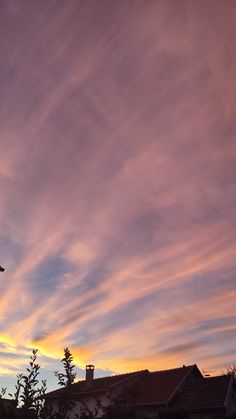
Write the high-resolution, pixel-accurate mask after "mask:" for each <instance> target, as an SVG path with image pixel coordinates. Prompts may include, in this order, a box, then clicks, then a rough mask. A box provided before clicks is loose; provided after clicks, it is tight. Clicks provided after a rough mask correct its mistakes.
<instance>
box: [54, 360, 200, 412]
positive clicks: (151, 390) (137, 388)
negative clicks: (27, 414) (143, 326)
mask: <svg viewBox="0 0 236 419" xmlns="http://www.w3.org/2000/svg"><path fill="white" fill-rule="evenodd" d="M193 368H197V367H196V366H194V365H190V366H186V367H181V368H175V369H171V370H164V371H156V372H149V371H148V370H143V371H136V372H132V373H128V374H120V375H113V376H110V377H103V378H95V379H94V380H93V385H92V386H86V381H85V380H83V381H79V382H78V383H75V384H73V385H72V386H71V387H70V388H62V389H59V390H55V391H52V392H50V393H47V395H46V398H57V397H60V396H61V395H62V394H63V393H65V392H67V391H69V392H70V393H73V395H75V396H76V395H77V396H80V395H81V396H83V394H92V393H96V392H99V391H108V390H110V389H112V387H113V386H115V385H119V384H121V385H124V384H126V383H127V385H128V384H130V386H129V387H130V388H132V393H133V397H134V398H135V402H136V404H138V405H143V404H163V403H165V402H167V401H168V400H169V398H170V397H171V395H172V394H173V393H174V392H175V390H176V389H177V387H178V386H179V385H180V383H181V382H182V380H183V379H184V378H185V377H186V376H187V374H188V373H189V372H190V371H191V370H192V369H193Z"/></svg>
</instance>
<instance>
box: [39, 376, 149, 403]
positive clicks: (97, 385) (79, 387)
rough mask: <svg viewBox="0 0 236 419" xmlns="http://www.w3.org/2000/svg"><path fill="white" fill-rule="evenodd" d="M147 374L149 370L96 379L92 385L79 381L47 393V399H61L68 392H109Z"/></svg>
mask: <svg viewBox="0 0 236 419" xmlns="http://www.w3.org/2000/svg"><path fill="white" fill-rule="evenodd" d="M147 373H148V370H143V371H135V372H131V373H126V374H118V375H112V376H109V377H101V378H95V379H94V380H93V383H92V385H88V384H87V383H86V380H81V381H78V382H77V383H74V384H73V385H72V386H70V387H63V388H61V389H59V390H54V391H51V392H50V393H47V394H46V395H45V397H46V398H57V397H60V396H61V394H62V393H64V392H68V391H69V392H70V393H71V394H73V395H83V394H88V393H89V394H91V393H97V392H103V391H109V390H110V389H112V388H113V387H114V386H116V385H119V384H120V385H122V384H125V383H126V382H127V381H130V380H132V379H133V378H134V377H135V378H136V377H138V376H141V375H143V374H147Z"/></svg>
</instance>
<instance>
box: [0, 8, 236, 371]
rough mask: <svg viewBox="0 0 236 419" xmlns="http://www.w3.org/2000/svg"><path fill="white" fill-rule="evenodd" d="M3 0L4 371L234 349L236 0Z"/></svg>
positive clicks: (219, 364)
mask: <svg viewBox="0 0 236 419" xmlns="http://www.w3.org/2000/svg"><path fill="white" fill-rule="evenodd" d="M19 4H20V6H19ZM1 7H2V12H3V15H2V16H3V17H2V18H1V19H2V20H3V21H2V24H1V25H0V39H2V40H3V39H5V41H4V43H3V42H2V43H1V45H0V53H1V58H2V67H1V71H0V88H1V91H2V93H1V98H2V101H1V102H2V104H1V106H0V123H1V138H0V150H1V153H0V154H1V157H0V188H1V202H0V223H1V234H0V244H1V264H2V265H4V266H6V272H5V273H4V274H1V282H0V292H1V300H0V317H1V322H2V326H1V330H2V335H1V338H0V345H3V346H0V360H1V373H2V374H10V375H12V374H15V372H16V370H18V369H19V368H21V367H22V366H23V364H24V362H25V361H26V358H27V356H28V353H29V350H30V348H31V347H35V346H37V347H38V348H39V349H40V352H41V354H42V356H43V358H42V359H43V363H44V364H43V365H44V366H45V368H46V369H47V370H50V369H53V368H54V366H55V359H56V358H60V354H61V351H62V349H63V346H67V345H69V346H71V348H72V349H73V352H74V353H75V355H76V363H77V364H78V365H79V366H81V367H84V365H85V364H86V362H94V363H95V364H96V366H97V367H98V368H100V369H101V370H106V369H109V370H111V371H124V370H132V369H136V368H146V367H148V368H153V369H157V368H163V367H169V366H170V367H171V366H175V365H176V364H178V365H179V364H182V363H183V364H184V363H186V364H187V363H191V362H198V361H199V363H200V364H201V365H200V366H203V367H206V368H208V367H209V368H212V369H214V371H217V370H220V369H222V368H223V367H224V365H228V364H229V363H230V362H234V361H235V352H234V349H233V348H234V347H235V330H234V326H233V323H234V320H235V316H234V311H235V310H234V301H235V291H234V289H235V286H234V276H235V249H236V239H235V234H234V229H235V211H234V208H235V205H236V199H235V193H234V190H235V175H236V173H235V167H236V166H235V155H236V153H235V151H236V150H235V141H234V136H235V123H234V114H235V81H234V79H235V77H234V74H235V66H236V62H235V54H233V52H232V51H233V48H234V44H233V38H234V34H235V28H234V26H235V25H234V21H235V10H234V9H235V8H234V7H233V3H232V2H230V1H229V2H228V3H227V5H226V6H225V5H224V7H223V6H222V5H221V4H220V2H216V4H215V6H214V13H212V8H211V2H210V1H206V2H204V4H203V3H202V4H198V3H196V2H192V1H188V2H187V1H184V0H182V1H180V2H179V3H178V6H177V5H176V4H174V3H173V2H171V1H158V2H148V3H147V2H143V1H138V2H136V4H135V5H131V4H130V5H129V4H128V3H127V2H117V4H113V5H112V7H111V4H110V2H108V1H104V2H103V5H102V6H101V5H100V3H99V4H98V3H97V4H94V3H93V4H92V3H91V2H86V3H80V2H79V3H78V2H76V1H72V2H69V3H66V4H61V5H58V2H50V5H49V4H43V5H42V4H41V3H40V4H38V5H37V7H36V8H34V7H33V6H32V3H31V2H28V1H26V2H19V3H18V2H17V3H16V2H15V1H9V2H3V3H2V6H1ZM222 16H223V17H222ZM29 22H30V23H29ZM223 338H224V339H223ZM222 339H223V341H224V345H223V344H222ZM1 348H2V349H1ZM9 354H12V355H9ZM14 354H16V355H17V356H18V358H16V357H15V355H14ZM9 356H12V360H11V366H12V367H11V368H10V367H9V366H8V359H9Z"/></svg>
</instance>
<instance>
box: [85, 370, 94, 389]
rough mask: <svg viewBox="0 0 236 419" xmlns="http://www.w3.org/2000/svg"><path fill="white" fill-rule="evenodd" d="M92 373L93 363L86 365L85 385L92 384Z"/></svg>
mask: <svg viewBox="0 0 236 419" xmlns="http://www.w3.org/2000/svg"><path fill="white" fill-rule="evenodd" d="M93 374H94V365H86V377H85V381H86V385H89V386H90V385H92V384H93Z"/></svg>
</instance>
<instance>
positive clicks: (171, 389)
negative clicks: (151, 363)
mask: <svg viewBox="0 0 236 419" xmlns="http://www.w3.org/2000/svg"><path fill="white" fill-rule="evenodd" d="M195 369H196V370H197V371H198V372H199V374H201V373H200V371H199V370H198V368H197V366H196V365H189V366H184V367H182V368H175V369H171V370H165V371H156V372H151V373H149V374H147V375H146V376H144V377H143V378H142V379H141V380H139V381H138V382H137V383H136V385H135V392H136V395H135V401H136V404H138V405H149V404H152V405H153V404H164V403H166V402H168V401H169V400H170V399H171V397H172V396H173V395H174V394H175V392H176V391H177V389H178V388H179V386H180V385H181V383H182V382H183V381H184V380H185V378H186V377H187V375H188V374H190V372H191V371H193V370H195Z"/></svg>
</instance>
